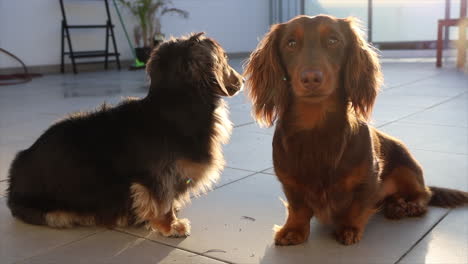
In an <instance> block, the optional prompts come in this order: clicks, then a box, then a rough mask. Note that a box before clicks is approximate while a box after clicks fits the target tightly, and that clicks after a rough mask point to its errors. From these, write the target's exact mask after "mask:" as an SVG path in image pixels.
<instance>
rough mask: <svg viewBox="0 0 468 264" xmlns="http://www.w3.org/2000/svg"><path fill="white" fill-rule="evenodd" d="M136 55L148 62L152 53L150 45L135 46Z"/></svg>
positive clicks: (140, 59) (142, 60)
mask: <svg viewBox="0 0 468 264" xmlns="http://www.w3.org/2000/svg"><path fill="white" fill-rule="evenodd" d="M135 53H136V57H137V59H138V60H139V61H141V62H144V63H146V62H147V61H148V59H149V57H150V55H151V48H150V47H142V48H135Z"/></svg>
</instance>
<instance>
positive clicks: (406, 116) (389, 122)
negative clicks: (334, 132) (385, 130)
mask: <svg viewBox="0 0 468 264" xmlns="http://www.w3.org/2000/svg"><path fill="white" fill-rule="evenodd" d="M466 93H468V92H462V93H460V94H457V95H455V96H452V97H450V98H448V99H446V100H443V101H442V102H439V103H436V104H433V105H431V106H428V107H426V108H423V109H421V110H418V111H416V112H414V113H411V114H409V115H405V116H403V117H400V118H397V119H395V120H392V121H388V122H387V123H384V124H382V125H379V126H376V128H382V127H384V126H387V125H390V124H393V123H396V122H398V121H401V120H403V119H405V118H408V117H411V116H413V115H416V114H420V113H422V112H424V111H426V110H429V109H432V108H434V107H437V106H439V105H442V104H445V103H447V102H450V101H452V100H455V99H456V98H458V97H460V96H462V95H464V94H466Z"/></svg>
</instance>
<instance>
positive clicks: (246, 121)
mask: <svg viewBox="0 0 468 264" xmlns="http://www.w3.org/2000/svg"><path fill="white" fill-rule="evenodd" d="M233 65H234V66H235V67H236V68H237V69H239V65H240V61H239V60H235V61H233ZM383 69H384V74H385V78H386V81H385V83H386V85H385V87H384V89H383V92H382V93H381V94H380V96H379V98H378V100H377V103H376V106H375V111H374V116H373V119H374V124H375V125H376V126H377V127H379V128H380V129H382V130H383V131H386V132H388V133H391V134H392V135H394V136H396V137H399V138H401V139H402V140H404V141H405V142H406V143H407V145H408V146H409V148H410V149H411V150H412V152H413V154H414V155H415V156H416V157H417V158H418V160H419V161H420V162H421V164H422V165H423V166H424V168H425V173H426V182H427V183H428V184H430V185H438V186H445V187H452V188H458V189H463V190H468V76H467V75H463V74H461V73H458V72H456V71H455V70H454V69H451V68H445V69H435V68H434V65H433V64H432V63H384V64H383ZM145 85H146V79H145V75H144V73H143V72H141V71H137V72H128V71H121V72H115V71H111V72H101V73H80V74H78V75H76V76H74V75H49V76H45V77H43V78H39V79H35V80H34V81H33V82H31V83H28V84H24V85H19V86H1V87H0V263H2V264H3V263H311V262H313V263H468V209H467V208H459V209H453V210H447V209H441V208H431V209H430V211H429V213H428V214H427V215H426V216H424V217H421V218H412V219H405V220H401V221H389V220H386V219H384V218H383V217H382V216H381V215H379V214H378V215H376V216H375V217H374V218H373V219H372V220H371V222H370V224H369V226H368V228H367V229H366V231H365V235H364V238H363V240H362V241H361V242H360V243H359V244H357V245H353V246H348V247H345V246H341V245H339V244H338V243H336V242H335V241H334V239H333V238H332V236H331V230H330V229H329V228H328V227H325V226H323V225H320V224H319V223H318V222H316V220H313V221H312V222H311V226H312V232H311V235H310V238H309V241H308V242H307V243H305V244H303V245H299V246H294V247H275V246H274V245H273V243H272V242H273V240H272V235H273V232H272V227H273V225H274V224H282V223H283V220H284V217H285V211H284V208H283V206H282V204H281V202H280V201H279V197H284V196H283V194H282V191H281V187H280V185H279V183H278V182H277V180H276V177H275V176H274V175H273V170H272V169H271V167H272V162H271V140H272V135H273V131H274V130H273V129H271V128H270V129H262V128H259V127H258V126H257V125H256V124H254V122H253V120H252V118H251V117H250V104H249V102H248V101H247V99H246V98H245V97H244V95H239V96H237V97H235V98H231V99H229V100H228V102H229V104H230V108H231V119H232V120H233V122H234V124H235V126H236V127H235V129H234V131H233V135H232V138H231V142H230V143H229V144H228V145H226V146H225V148H224V152H225V156H226V159H227V166H228V167H227V168H226V169H225V171H224V173H223V175H222V178H221V180H220V182H219V183H218V184H217V185H216V189H215V190H213V191H212V192H210V193H208V194H207V195H203V196H201V197H200V198H197V199H194V200H193V202H192V204H190V205H189V206H188V207H187V208H184V209H183V210H182V211H181V212H180V215H181V216H182V217H187V218H189V219H190V220H191V221H192V235H191V236H190V237H188V238H186V239H170V238H163V237H161V236H159V235H158V234H155V233H151V232H148V231H147V230H145V229H142V228H128V229H116V230H108V229H103V228H76V229H71V230H55V229H50V228H46V227H38V226H31V225H27V224H24V223H22V222H20V221H17V220H15V219H13V218H12V217H11V215H10V212H9V210H8V208H7V207H6V198H5V197H4V196H5V189H6V181H5V180H6V177H7V171H8V168H9V164H10V162H11V160H12V159H13V157H14V155H15V153H16V152H17V151H18V150H20V149H22V148H26V147H28V146H29V145H30V144H31V143H32V142H33V141H34V140H35V139H36V138H37V137H38V136H39V135H40V133H41V132H42V131H43V130H44V129H46V128H47V127H48V126H49V125H50V124H51V122H54V121H55V120H57V119H59V118H60V117H62V116H64V115H65V114H67V113H70V112H73V111H77V110H86V109H93V108H95V107H96V106H97V105H98V104H100V103H101V102H104V101H106V102H108V103H115V102H118V101H119V100H120V99H121V98H122V97H123V96H140V97H141V96H144V93H145V91H146V90H145ZM244 216H247V217H250V218H245V217H244Z"/></svg>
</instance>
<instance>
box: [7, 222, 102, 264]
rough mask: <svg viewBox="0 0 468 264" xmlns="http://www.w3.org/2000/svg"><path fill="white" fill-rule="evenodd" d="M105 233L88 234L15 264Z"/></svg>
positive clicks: (19, 261)
mask: <svg viewBox="0 0 468 264" xmlns="http://www.w3.org/2000/svg"><path fill="white" fill-rule="evenodd" d="M108 230H110V229H108ZM105 231H106V230H98V231H96V232H93V233H91V234H88V235H86V236H83V237H81V238H78V239H76V240H73V241H70V242H66V243H64V244H60V245H57V246H55V247H51V248H48V249H46V250H44V251H43V252H40V253H38V254H36V255H34V256H29V257H26V258H24V259H21V260H18V261H15V263H21V262H24V261H27V260H29V259H32V258H35V257H39V256H43V255H45V254H47V253H49V252H51V251H54V250H56V249H59V248H63V247H66V246H69V245H71V244H74V243H77V242H80V241H81V240H84V239H86V238H89V237H92V236H94V235H96V234H99V233H103V232H105Z"/></svg>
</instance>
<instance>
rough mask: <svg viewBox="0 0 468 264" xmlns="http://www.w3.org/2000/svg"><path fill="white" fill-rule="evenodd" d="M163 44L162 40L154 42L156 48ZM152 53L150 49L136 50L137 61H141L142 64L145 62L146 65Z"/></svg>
mask: <svg viewBox="0 0 468 264" xmlns="http://www.w3.org/2000/svg"><path fill="white" fill-rule="evenodd" d="M161 42H162V41H160V40H154V42H153V46H154V48H156V47H157V46H159V44H161ZM151 51H152V49H151V48H150V47H142V48H135V53H136V56H137V59H138V60H139V61H141V62H144V63H146V62H147V61H148V59H149V58H150V56H151Z"/></svg>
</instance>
